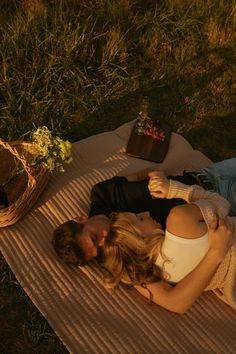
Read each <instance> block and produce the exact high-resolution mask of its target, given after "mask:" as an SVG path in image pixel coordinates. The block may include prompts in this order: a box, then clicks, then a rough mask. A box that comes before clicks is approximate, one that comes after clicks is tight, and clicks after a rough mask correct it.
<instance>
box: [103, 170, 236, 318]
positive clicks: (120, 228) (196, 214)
mask: <svg viewBox="0 0 236 354" xmlns="http://www.w3.org/2000/svg"><path fill="white" fill-rule="evenodd" d="M149 190H150V193H151V194H152V196H153V197H159V198H160V197H161V198H166V197H167V198H183V199H185V200H186V201H187V202H188V203H190V204H187V205H183V206H178V207H176V208H173V209H172V211H171V213H170V214H169V216H168V219H167V232H166V235H164V232H163V231H162V230H161V229H160V227H159V225H158V224H157V223H155V222H154V221H153V220H152V219H151V218H150V216H149V215H148V214H147V213H146V215H144V214H143V213H141V214H137V215H135V214H132V213H122V214H119V213H117V214H114V215H113V217H112V227H111V232H110V235H109V236H108V237H107V238H106V240H105V248H104V253H105V262H104V266H105V267H106V268H107V269H108V271H109V272H110V275H109V276H108V278H107V284H108V285H109V286H110V287H115V286H116V285H118V284H119V283H120V282H123V283H127V284H130V285H133V286H135V288H136V289H137V290H138V291H139V292H140V293H141V294H142V295H144V296H145V297H148V298H151V299H152V301H153V302H155V303H157V304H159V305H161V306H163V307H165V308H166V309H168V310H170V311H174V312H178V313H183V312H185V311H186V310H187V309H188V308H189V307H190V306H191V305H192V304H193V302H194V301H195V300H196V299H197V298H198V297H199V296H200V295H201V293H202V292H203V291H204V290H210V289H216V292H217V294H218V296H220V297H221V299H222V300H223V301H226V302H228V303H229V304H230V305H231V306H233V307H235V308H236V306H235V303H236V301H235V299H234V290H233V285H232V284H228V285H227V289H228V290H227V294H225V293H224V292H222V291H221V292H219V290H222V288H223V284H224V281H225V278H226V275H227V274H229V272H227V271H226V269H227V270H228V267H231V268H232V267H234V266H235V265H236V262H235V265H234V258H235V257H232V254H234V253H235V252H234V253H233V249H234V247H231V245H232V233H233V227H234V225H233V224H234V223H235V218H230V217H227V220H226V224H227V228H226V226H225V223H224V222H223V221H220V222H219V225H217V220H219V218H220V220H221V219H222V218H225V217H226V215H227V213H228V210H229V203H228V202H227V201H226V200H225V199H224V198H222V197H220V196H219V195H217V194H216V193H211V192H208V191H205V190H203V189H202V188H201V187H199V186H191V187H187V186H185V185H183V184H182V183H179V182H176V181H170V180H167V179H166V178H165V177H164V176H163V175H160V173H157V172H155V173H153V174H152V176H151V179H150V182H149ZM233 219H234V220H233ZM219 235H220V237H221V238H219ZM183 241H184V242H185V245H184V247H185V248H186V250H185V252H184V253H182V254H181V253H180V252H181V247H183V244H182V242H183ZM171 242H172V249H170V245H171ZM173 245H174V247H173ZM179 245H181V246H180V247H179ZM222 261H223V262H222ZM221 263H222V264H221ZM217 269H218V270H217ZM226 280H227V279H226ZM173 283H175V284H176V285H175V286H173ZM224 285H225V284H224ZM235 296H236V294H235Z"/></svg>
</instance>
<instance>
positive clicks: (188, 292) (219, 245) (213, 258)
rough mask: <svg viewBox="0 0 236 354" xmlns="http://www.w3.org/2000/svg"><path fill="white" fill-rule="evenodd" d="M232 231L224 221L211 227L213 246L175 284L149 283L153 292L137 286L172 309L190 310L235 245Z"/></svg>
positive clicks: (174, 310)
mask: <svg viewBox="0 0 236 354" xmlns="http://www.w3.org/2000/svg"><path fill="white" fill-rule="evenodd" d="M232 233H233V231H232V226H231V224H230V223H228V222H226V223H224V222H223V221H220V223H219V225H218V224H217V223H215V224H214V225H212V226H211V228H210V229H209V241H210V246H209V250H208V252H207V254H206V256H205V257H204V258H203V260H202V261H201V262H200V263H199V264H198V266H197V267H196V268H195V269H194V270H193V271H192V272H191V273H189V274H188V275H187V276H186V277H185V278H184V279H182V280H181V281H180V282H179V283H178V284H177V285H176V286H175V287H172V286H171V285H170V284H168V283H166V282H164V281H160V282H157V283H152V284H148V285H147V289H148V290H149V291H148V290H147V289H145V288H143V287H141V286H135V288H136V289H137V290H138V291H139V292H140V293H141V294H142V295H143V296H145V297H146V298H149V297H150V292H151V293H152V295H153V302H155V303H156V304H158V305H160V306H162V307H164V308H166V309H167V310H169V311H172V312H177V313H181V314H182V313H184V312H186V311H187V310H188V309H189V308H190V307H191V305H192V304H193V303H194V302H195V301H196V300H197V298H198V297H199V296H200V295H201V294H202V292H203V291H204V289H205V288H206V287H207V285H208V284H209V283H210V281H211V279H212V277H213V276H214V274H215V272H216V270H217V269H218V266H219V264H220V263H221V261H222V260H223V258H224V256H225V255H226V253H227V252H228V250H229V248H230V246H231V244H232Z"/></svg>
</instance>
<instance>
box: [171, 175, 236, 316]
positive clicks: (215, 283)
mask: <svg viewBox="0 0 236 354" xmlns="http://www.w3.org/2000/svg"><path fill="white" fill-rule="evenodd" d="M167 197H168V198H169V199H171V198H183V199H184V200H186V201H187V202H188V203H195V204H197V205H198V206H199V208H200V209H201V212H202V215H203V217H204V220H205V221H206V223H207V225H210V224H211V222H212V221H213V220H214V219H215V218H216V217H220V218H225V217H226V216H227V214H228V212H229V209H230V205H229V203H228V201H227V200H225V199H224V198H222V197H221V196H219V195H218V194H217V193H211V192H208V191H206V190H204V189H203V188H201V187H200V186H190V187H187V186H185V185H184V184H182V183H180V182H177V181H172V180H171V181H170V188H169V191H168V196H167ZM227 219H228V221H229V222H230V223H231V224H232V229H233V233H234V234H233V236H234V237H233V245H232V247H231V248H230V250H229V251H228V252H227V254H226V256H225V258H224V259H223V261H222V262H221V264H220V266H219V267H218V269H217V272H216V274H215V275H214V277H213V278H212V280H211V282H210V284H209V285H208V286H207V288H206V289H205V291H208V290H213V292H214V293H215V294H216V295H217V296H218V297H219V298H220V299H221V300H222V301H224V302H226V303H227V304H228V305H230V306H231V307H232V308H234V309H236V217H227Z"/></svg>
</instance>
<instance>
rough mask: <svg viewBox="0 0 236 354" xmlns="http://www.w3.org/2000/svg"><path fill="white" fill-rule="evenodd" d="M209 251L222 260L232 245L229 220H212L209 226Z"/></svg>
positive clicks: (231, 230)
mask: <svg viewBox="0 0 236 354" xmlns="http://www.w3.org/2000/svg"><path fill="white" fill-rule="evenodd" d="M208 233H209V250H211V251H213V252H216V254H217V255H218V256H219V258H221V259H223V258H224V257H225V255H226V253H227V252H228V250H229V249H230V247H231V246H232V243H233V225H232V223H231V222H230V218H228V217H226V218H225V219H224V220H223V219H219V220H214V221H213V222H212V224H211V225H210V226H209V230H208Z"/></svg>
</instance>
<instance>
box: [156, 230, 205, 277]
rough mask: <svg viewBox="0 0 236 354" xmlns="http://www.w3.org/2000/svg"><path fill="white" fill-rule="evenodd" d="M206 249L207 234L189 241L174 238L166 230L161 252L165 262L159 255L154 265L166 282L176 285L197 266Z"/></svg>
mask: <svg viewBox="0 0 236 354" xmlns="http://www.w3.org/2000/svg"><path fill="white" fill-rule="evenodd" d="M208 248H209V244H208V232H207V233H206V234H205V235H203V236H202V237H199V238H194V239H189V238H183V237H179V236H175V235H173V234H171V233H170V232H169V231H167V230H166V231H165V240H164V242H163V245H162V252H163V253H164V255H165V256H166V257H167V260H166V261H165V260H164V259H163V258H162V256H161V254H159V255H158V257H157V260H156V265H158V266H159V267H160V268H161V269H162V270H163V275H164V278H165V279H166V280H167V281H168V282H170V283H178V282H179V281H180V280H181V279H183V278H184V277H185V276H186V275H187V274H189V273H190V272H191V271H192V270H193V269H194V268H195V267H196V266H197V265H198V263H199V262H200V261H201V260H202V259H203V257H204V256H205V254H206V252H207V250H208Z"/></svg>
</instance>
